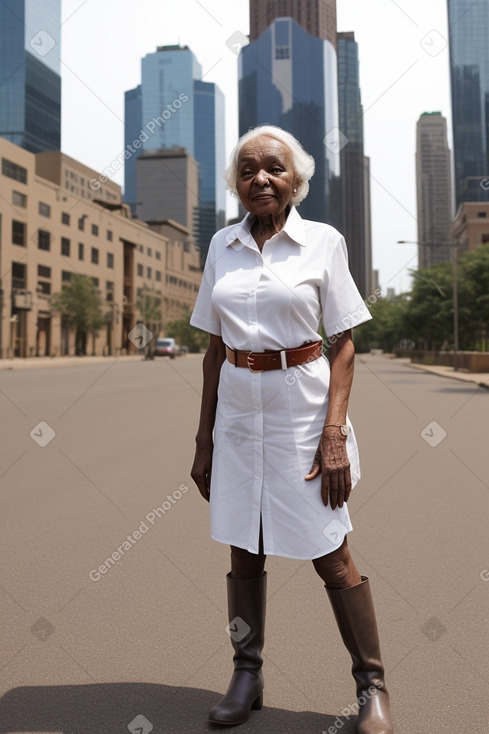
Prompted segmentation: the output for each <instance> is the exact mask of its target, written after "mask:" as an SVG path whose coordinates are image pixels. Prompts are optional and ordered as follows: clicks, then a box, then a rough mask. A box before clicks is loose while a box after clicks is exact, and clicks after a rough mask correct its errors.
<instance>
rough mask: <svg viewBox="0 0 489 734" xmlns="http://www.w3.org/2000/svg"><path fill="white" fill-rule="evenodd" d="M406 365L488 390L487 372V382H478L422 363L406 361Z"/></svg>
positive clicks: (428, 373) (427, 373) (429, 373)
mask: <svg viewBox="0 0 489 734" xmlns="http://www.w3.org/2000/svg"><path fill="white" fill-rule="evenodd" d="M406 364H407V366H408V367H412V368H413V369H415V370H420V371H421V372H424V373H425V375H436V376H438V377H447V378H448V379H449V380H457V382H465V383H471V384H472V385H476V386H477V387H482V388H484V389H485V390H489V374H488V381H487V382H479V381H478V380H472V379H470V377H461V376H460V375H458V374H456V373H454V372H453V373H452V372H450V373H447V372H439V371H438V370H436V369H430V368H429V366H428V365H423V364H415V363H413V362H407V363H406ZM464 374H470V373H464Z"/></svg>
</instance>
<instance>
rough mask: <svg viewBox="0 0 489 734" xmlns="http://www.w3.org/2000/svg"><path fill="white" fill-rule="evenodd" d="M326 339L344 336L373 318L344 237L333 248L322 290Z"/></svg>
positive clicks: (331, 247)
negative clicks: (350, 262) (353, 268)
mask: <svg viewBox="0 0 489 734" xmlns="http://www.w3.org/2000/svg"><path fill="white" fill-rule="evenodd" d="M320 299H321V307H322V310H323V326H324V331H325V333H326V336H328V337H329V336H332V335H333V334H341V333H342V332H344V331H347V330H348V329H353V328H354V327H355V326H358V325H359V324H363V323H364V322H365V321H368V320H369V319H371V318H372V316H371V314H370V311H369V310H368V308H367V306H366V305H365V302H364V300H363V298H362V296H361V295H360V292H359V290H358V288H357V286H356V285H355V281H354V280H353V278H352V275H351V273H350V270H349V268H348V250H347V248H346V243H345V240H344V238H343V237H341V236H340V237H339V239H338V240H337V241H336V242H334V243H333V244H332V245H330V252H329V257H328V260H327V265H326V269H325V273H324V277H323V281H322V284H321V288H320Z"/></svg>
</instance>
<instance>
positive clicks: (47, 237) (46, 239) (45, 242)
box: [37, 229, 51, 250]
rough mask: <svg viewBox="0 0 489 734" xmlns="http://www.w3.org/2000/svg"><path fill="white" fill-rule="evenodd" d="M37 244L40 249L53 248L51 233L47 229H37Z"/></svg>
mask: <svg viewBox="0 0 489 734" xmlns="http://www.w3.org/2000/svg"><path fill="white" fill-rule="evenodd" d="M37 246H38V248H39V249H40V250H50V249H51V233H50V232H46V230H45V229H38V230H37Z"/></svg>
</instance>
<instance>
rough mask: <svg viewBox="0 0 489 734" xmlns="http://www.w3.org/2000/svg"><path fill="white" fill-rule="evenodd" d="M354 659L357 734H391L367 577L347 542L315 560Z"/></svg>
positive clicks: (391, 729)
mask: <svg viewBox="0 0 489 734" xmlns="http://www.w3.org/2000/svg"><path fill="white" fill-rule="evenodd" d="M313 563H314V568H315V569H316V571H317V573H318V574H319V576H320V577H321V578H322V580H323V581H324V584H325V586H326V591H327V593H328V596H329V600H330V602H331V606H332V607H333V612H334V615H335V618H336V622H337V624H338V628H339V631H340V634H341V637H342V639H343V642H344V644H345V647H346V649H347V650H348V652H349V653H350V655H351V659H352V663H353V666H352V673H353V677H354V679H355V682H356V688H357V700H358V706H359V715H358V725H357V734H392V733H393V731H394V730H393V727H392V720H391V714H390V707H389V695H388V693H387V689H386V687H385V681H384V666H383V664H382V660H381V657H380V645H379V636H378V632H377V623H376V619H375V611H374V606H373V602H372V596H371V594H370V584H369V580H368V578H366V577H365V576H363V577H362V576H360V574H359V573H358V571H357V568H356V566H355V564H354V562H353V559H352V557H351V556H350V551H349V550H348V544H347V540H346V536H345V540H344V541H343V543H342V545H341V546H340V547H339V548H338V549H337V550H336V551H333V553H329V554H328V555H326V556H323V557H322V558H317V559H315V560H314V561H313Z"/></svg>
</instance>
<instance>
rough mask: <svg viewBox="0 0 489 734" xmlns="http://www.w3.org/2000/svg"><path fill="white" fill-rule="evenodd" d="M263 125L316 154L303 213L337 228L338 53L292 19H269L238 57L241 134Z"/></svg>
mask: <svg viewBox="0 0 489 734" xmlns="http://www.w3.org/2000/svg"><path fill="white" fill-rule="evenodd" d="M253 5H254V4H253V3H252V12H253ZM279 5H280V4H279ZM252 21H253V16H252ZM252 25H253V23H252ZM263 123H270V124H273V125H279V126H280V127H282V128H284V129H285V130H288V131H289V132H290V133H292V134H293V135H295V137H296V138H297V139H298V140H299V141H300V142H301V143H302V144H303V145H304V147H305V148H306V150H307V151H308V152H309V153H311V155H313V156H314V159H315V162H316V172H315V173H314V176H313V177H312V179H311V182H310V191H309V194H308V196H307V198H306V199H305V200H304V201H303V202H302V203H301V205H300V212H301V215H302V216H304V217H306V218H307V219H315V220H317V221H322V222H329V223H330V224H336V225H337V226H341V216H339V215H340V204H341V195H340V186H339V173H340V156H339V148H340V145H339V140H338V135H339V128H338V80H337V64H336V52H335V48H334V45H333V43H332V42H331V41H326V40H323V39H321V38H317V37H315V36H311V35H310V34H309V33H307V31H305V30H304V28H302V27H301V26H300V25H299V24H298V23H297V22H296V21H295V20H293V19H292V18H276V19H275V20H273V21H272V23H271V25H269V26H268V28H266V30H264V31H263V32H262V34H261V35H260V36H259V38H257V39H256V40H255V41H253V42H252V43H250V44H249V45H247V46H244V47H243V48H242V50H241V54H240V57H239V132H240V135H242V134H244V133H245V132H246V131H247V130H248V129H249V128H250V127H254V126H256V125H259V124H263Z"/></svg>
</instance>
